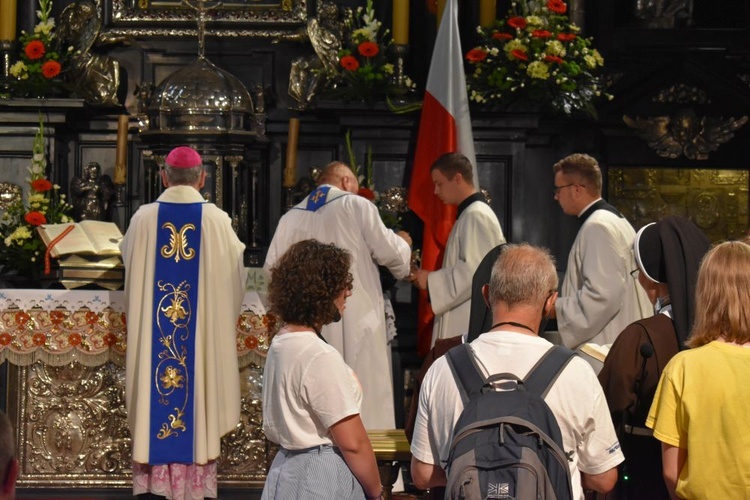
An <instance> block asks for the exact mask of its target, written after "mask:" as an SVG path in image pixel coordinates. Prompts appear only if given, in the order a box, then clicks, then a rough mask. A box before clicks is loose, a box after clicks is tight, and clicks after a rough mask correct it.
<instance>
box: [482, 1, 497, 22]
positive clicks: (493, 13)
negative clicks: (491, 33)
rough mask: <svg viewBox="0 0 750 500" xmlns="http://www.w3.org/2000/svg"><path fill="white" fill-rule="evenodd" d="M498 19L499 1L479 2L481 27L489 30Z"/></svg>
mask: <svg viewBox="0 0 750 500" xmlns="http://www.w3.org/2000/svg"><path fill="white" fill-rule="evenodd" d="M496 18H497V0H479V25H480V26H481V27H482V28H489V27H490V26H491V25H492V23H494V22H495V19H496Z"/></svg>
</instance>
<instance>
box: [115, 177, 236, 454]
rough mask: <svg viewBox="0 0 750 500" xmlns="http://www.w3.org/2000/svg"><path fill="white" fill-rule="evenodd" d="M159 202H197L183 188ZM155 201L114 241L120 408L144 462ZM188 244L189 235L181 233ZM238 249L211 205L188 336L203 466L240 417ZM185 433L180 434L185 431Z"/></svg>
mask: <svg viewBox="0 0 750 500" xmlns="http://www.w3.org/2000/svg"><path fill="white" fill-rule="evenodd" d="M158 201H159V202H168V203H201V202H204V203H205V200H204V199H203V197H202V196H201V194H200V193H199V192H198V191H197V190H195V189H194V188H192V187H190V186H175V187H170V188H168V189H167V190H165V191H164V193H162V195H161V196H159V199H158ZM158 213H159V203H158V202H157V203H149V204H147V205H143V206H141V207H140V208H139V209H138V211H137V212H136V213H135V215H133V218H132V219H131V221H130V226H129V227H128V231H127V233H126V234H125V238H124V239H123V240H122V243H121V244H120V249H121V250H122V258H123V262H124V264H125V270H126V271H125V296H126V300H127V306H126V311H127V327H128V336H127V340H128V347H127V353H126V367H125V403H126V406H127V411H128V424H129V426H130V432H131V435H132V438H133V448H132V451H133V461H135V462H138V463H142V464H148V463H149V440H150V439H149V423H150V419H149V417H150V415H149V412H150V405H151V401H150V397H151V390H152V389H151V388H152V386H153V383H154V374H153V373H152V366H151V355H152V353H151V346H152V322H153V312H152V311H153V304H152V302H153V296H154V267H155V262H156V252H157V248H156V245H157V221H158ZM187 241H188V243H189V241H190V240H189V236H188V240H187ZM244 249H245V245H244V244H243V243H242V242H241V241H240V240H239V239H238V238H237V235H236V234H235V232H234V231H233V229H232V225H231V221H230V219H229V216H228V215H227V214H226V213H225V212H223V211H222V210H221V209H219V208H218V207H216V206H215V205H214V204H212V203H205V204H204V205H203V211H202V215H201V243H200V269H199V274H198V276H199V289H198V307H197V309H196V310H194V311H193V312H194V313H195V314H196V331H195V350H196V353H195V366H194V369H195V372H194V378H193V380H192V381H191V382H192V383H193V384H194V386H193V387H194V392H193V394H194V404H193V408H194V416H195V420H194V423H195V429H194V430H193V432H194V434H193V435H194V447H195V449H194V455H195V457H194V460H195V463H196V464H206V463H207V462H208V461H209V460H214V459H216V458H217V457H218V456H219V453H220V451H221V443H220V439H221V436H222V435H224V434H226V433H227V432H229V431H231V430H233V429H234V428H235V427H236V425H237V423H238V422H239V417H240V385H239V384H240V377H239V368H238V363H237V347H236V343H237V331H236V325H237V318H238V317H239V314H240V309H241V307H242V298H243V295H244V287H245V275H246V270H245V267H244V265H243V251H244ZM186 432H187V431H186Z"/></svg>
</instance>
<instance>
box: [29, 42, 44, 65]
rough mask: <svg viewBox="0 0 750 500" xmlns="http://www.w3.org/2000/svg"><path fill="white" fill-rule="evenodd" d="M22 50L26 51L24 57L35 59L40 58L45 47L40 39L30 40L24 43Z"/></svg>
mask: <svg viewBox="0 0 750 500" xmlns="http://www.w3.org/2000/svg"><path fill="white" fill-rule="evenodd" d="M23 51H24V52H25V53H26V57H28V58H29V59H31V60H32V61H35V60H37V59H41V58H42V56H44V53H45V52H46V51H47V49H46V48H45V47H44V43H42V41H41V40H32V41H30V42H29V43H27V44H26V46H25V47H24V48H23Z"/></svg>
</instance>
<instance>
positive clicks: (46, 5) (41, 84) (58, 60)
mask: <svg viewBox="0 0 750 500" xmlns="http://www.w3.org/2000/svg"><path fill="white" fill-rule="evenodd" d="M51 14H52V0H39V10H37V11H36V15H37V17H38V19H39V23H38V24H37V25H36V26H35V27H34V32H33V33H27V32H26V31H21V36H19V37H18V41H19V44H20V46H21V52H20V54H19V59H18V61H16V62H15V63H14V64H13V65H12V66H11V67H10V74H11V75H12V76H13V77H14V78H15V81H13V82H12V85H11V94H12V95H14V96H17V97H53V96H57V95H61V94H62V93H63V90H64V83H63V70H64V64H65V61H66V60H67V56H68V55H69V53H70V52H71V51H72V50H73V48H72V47H69V48H67V49H64V48H63V47H61V42H60V39H59V38H58V37H57V35H56V34H55V19H54V17H52V16H51Z"/></svg>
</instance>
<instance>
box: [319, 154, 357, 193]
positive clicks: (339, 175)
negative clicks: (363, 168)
mask: <svg viewBox="0 0 750 500" xmlns="http://www.w3.org/2000/svg"><path fill="white" fill-rule="evenodd" d="M318 184H330V185H331V186H335V187H337V188H339V189H342V190H344V191H349V192H350V193H354V194H357V192H359V181H358V180H357V176H356V175H354V172H352V169H351V168H349V166H348V165H346V164H345V163H341V162H340V161H332V162H331V163H329V164H328V165H326V166H325V168H324V169H323V172H321V174H320V177H319V178H318Z"/></svg>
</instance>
